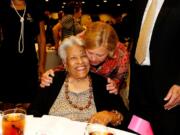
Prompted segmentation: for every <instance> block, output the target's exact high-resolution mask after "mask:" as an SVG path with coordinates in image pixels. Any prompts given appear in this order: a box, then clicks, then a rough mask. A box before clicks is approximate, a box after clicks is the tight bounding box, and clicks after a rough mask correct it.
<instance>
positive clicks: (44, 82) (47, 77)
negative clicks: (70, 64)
mask: <svg viewBox="0 0 180 135" xmlns="http://www.w3.org/2000/svg"><path fill="white" fill-rule="evenodd" d="M53 77H54V71H53V70H52V69H49V70H47V71H46V72H45V73H44V74H42V76H41V83H40V87H41V88H44V87H46V86H50V85H51V83H52V82H53Z"/></svg>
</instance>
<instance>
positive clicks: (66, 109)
mask: <svg viewBox="0 0 180 135" xmlns="http://www.w3.org/2000/svg"><path fill="white" fill-rule="evenodd" d="M58 53H59V55H60V57H61V59H62V61H63V64H64V66H65V69H66V70H65V71H58V72H56V75H55V77H54V81H53V83H52V85H51V86H50V87H45V88H40V91H39V94H38V96H37V98H36V100H35V101H34V103H32V105H31V106H30V108H29V110H28V112H29V114H33V115H34V116H42V115H44V114H49V115H55V116H61V117H66V118H70V119H71V120H76V121H88V122H91V123H99V124H103V125H109V124H111V125H112V126H118V125H123V123H124V121H125V120H126V115H127V110H126V107H125V106H124V104H123V101H122V99H121V97H120V96H117V95H110V94H109V93H108V91H107V90H106V84H107V82H106V81H107V80H106V78H104V77H102V76H100V75H97V74H95V73H91V72H90V71H89V69H90V64H89V60H88V58H87V56H86V52H85V49H84V43H83V42H82V40H81V39H79V38H78V37H75V36H71V37H69V38H66V39H65V40H64V41H63V42H62V45H61V46H60V48H59V50H58Z"/></svg>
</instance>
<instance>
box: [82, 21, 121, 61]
mask: <svg viewBox="0 0 180 135" xmlns="http://www.w3.org/2000/svg"><path fill="white" fill-rule="evenodd" d="M84 40H85V44H86V45H85V47H86V49H95V48H98V47H101V46H104V47H106V48H107V49H108V51H109V55H108V56H109V57H110V58H113V54H114V50H115V48H116V45H117V43H118V41H119V38H118V36H117V33H116V32H115V30H114V29H113V27H112V26H111V25H109V24H106V23H103V22H93V23H92V24H91V26H90V27H89V28H88V29H87V30H86V32H85V34H84Z"/></svg>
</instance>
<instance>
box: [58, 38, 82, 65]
mask: <svg viewBox="0 0 180 135" xmlns="http://www.w3.org/2000/svg"><path fill="white" fill-rule="evenodd" d="M74 45H79V46H84V45H85V44H84V42H83V40H82V39H80V38H79V37H77V36H70V37H68V38H65V39H64V40H63V41H62V43H61V45H60V47H59V48H58V54H59V56H60V58H61V59H62V61H63V62H66V57H67V52H66V49H67V48H68V47H71V46H74Z"/></svg>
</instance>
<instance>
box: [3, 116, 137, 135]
mask: <svg viewBox="0 0 180 135" xmlns="http://www.w3.org/2000/svg"><path fill="white" fill-rule="evenodd" d="M0 124H1V122H0ZM86 126H87V123H85V122H78V121H72V120H69V119H66V118H63V117H56V116H50V115H44V116H43V117H41V118H37V117H33V116H26V127H25V135H84V132H85V129H86ZM0 129H1V128H0ZM109 129H110V130H113V132H114V133H115V135H134V134H132V133H129V132H126V131H122V130H117V129H113V128H109ZM1 132H2V131H1V130H0V135H1Z"/></svg>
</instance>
